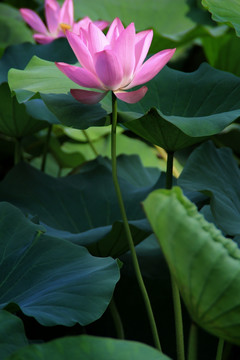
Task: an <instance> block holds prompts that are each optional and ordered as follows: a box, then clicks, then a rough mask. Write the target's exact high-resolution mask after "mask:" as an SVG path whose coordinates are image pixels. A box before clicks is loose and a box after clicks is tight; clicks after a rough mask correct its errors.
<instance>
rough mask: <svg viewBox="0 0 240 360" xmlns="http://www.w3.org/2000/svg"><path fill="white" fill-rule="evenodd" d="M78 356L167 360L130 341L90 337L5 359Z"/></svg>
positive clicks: (62, 359) (61, 341) (33, 347)
mask: <svg viewBox="0 0 240 360" xmlns="http://www.w3.org/2000/svg"><path fill="white" fill-rule="evenodd" d="M66 357H70V358H71V359H72V360H78V359H79V357H81V358H83V359H89V360H91V359H92V360H95V359H99V360H105V359H111V358H113V357H114V359H116V360H130V359H131V360H135V359H136V360H145V359H146V358H148V359H151V360H170V358H169V357H167V356H165V355H163V354H161V353H160V352H159V351H157V350H155V349H153V348H151V347H150V346H147V345H144V344H141V343H137V342H134V341H123V340H116V339H108V338H99V337H94V336H86V335H83V336H79V337H66V338H64V339H58V340H55V341H52V342H49V343H48V344H40V345H31V346H28V347H25V348H24V349H22V350H20V351H18V352H16V353H15V354H13V355H12V356H10V357H9V358H7V359H6V360H30V359H31V360H38V359H39V360H40V359H41V360H48V359H49V358H51V359H52V360H55V359H56V360H65V359H66Z"/></svg>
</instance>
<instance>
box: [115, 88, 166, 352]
mask: <svg viewBox="0 0 240 360" xmlns="http://www.w3.org/2000/svg"><path fill="white" fill-rule="evenodd" d="M116 129H117V98H116V96H115V94H114V93H113V92H112V132H111V156H112V177H113V183H114V187H115V191H116V195H117V199H118V203H119V208H120V211H121V215H122V220H123V224H124V228H125V232H126V237H127V240H128V246H129V249H130V252H131V256H132V262H133V267H134V271H135V274H136V278H137V281H138V285H139V288H140V291H141V293H142V296H143V300H144V304H145V307H146V311H147V314H148V318H149V322H150V326H151V330H152V335H153V339H154V344H155V347H156V348H157V349H158V350H160V351H162V350H161V345H160V341H159V337H158V331H157V326H156V322H155V319H154V315H153V311H152V307H151V303H150V300H149V296H148V293H147V290H146V287H145V284H144V281H143V277H142V274H141V270H140V266H139V263H138V258H137V254H136V250H135V247H134V242H133V239H132V234H131V230H130V227H129V224H128V219H127V215H126V210H125V206H124V202H123V198H122V194H121V190H120V186H119V183H118V177H117V156H116Z"/></svg>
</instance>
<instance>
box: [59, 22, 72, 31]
mask: <svg viewBox="0 0 240 360" xmlns="http://www.w3.org/2000/svg"><path fill="white" fill-rule="evenodd" d="M60 28H61V29H62V31H63V32H64V34H65V33H66V30H69V29H71V26H70V25H68V24H64V23H61V24H60Z"/></svg>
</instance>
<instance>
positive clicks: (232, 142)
mask: <svg viewBox="0 0 240 360" xmlns="http://www.w3.org/2000/svg"><path fill="white" fill-rule="evenodd" d="M239 138H240V124H236V123H234V124H232V125H230V126H228V127H227V128H226V129H225V130H224V131H223V132H221V133H220V134H218V135H216V136H214V137H213V140H215V141H216V144H220V146H228V147H230V148H231V149H232V150H233V152H234V153H235V154H236V155H238V156H240V142H239Z"/></svg>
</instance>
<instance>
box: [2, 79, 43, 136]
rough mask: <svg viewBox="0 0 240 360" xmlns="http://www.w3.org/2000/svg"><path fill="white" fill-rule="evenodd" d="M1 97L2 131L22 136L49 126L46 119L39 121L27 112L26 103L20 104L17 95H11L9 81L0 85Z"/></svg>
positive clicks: (9, 134)
mask: <svg viewBox="0 0 240 360" xmlns="http://www.w3.org/2000/svg"><path fill="white" fill-rule="evenodd" d="M0 97H1V103H0V131H1V133H3V134H5V135H7V136H11V137H15V138H21V137H23V136H26V135H29V134H33V133H35V132H37V131H39V130H40V129H43V128H45V127H47V126H48V124H47V123H46V122H45V121H37V120H35V119H33V118H32V117H31V116H30V115H29V114H28V113H27V109H26V106H25V104H19V103H18V101H17V100H16V97H15V96H13V97H12V96H11V92H10V90H9V87H8V84H7V83H4V84H2V85H0Z"/></svg>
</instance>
